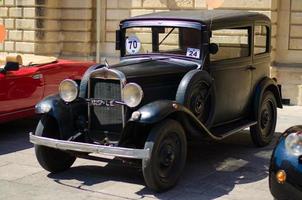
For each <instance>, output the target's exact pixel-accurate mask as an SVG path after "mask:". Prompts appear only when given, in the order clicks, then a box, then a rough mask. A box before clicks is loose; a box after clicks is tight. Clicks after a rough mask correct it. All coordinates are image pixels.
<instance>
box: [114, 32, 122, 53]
mask: <svg viewBox="0 0 302 200" xmlns="http://www.w3.org/2000/svg"><path fill="white" fill-rule="evenodd" d="M121 41H122V31H121V30H117V31H116V32H115V50H121Z"/></svg>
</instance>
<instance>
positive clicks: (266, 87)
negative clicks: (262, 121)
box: [252, 77, 283, 119]
mask: <svg viewBox="0 0 302 200" xmlns="http://www.w3.org/2000/svg"><path fill="white" fill-rule="evenodd" d="M267 91H270V92H271V93H272V94H273V95H274V98H275V100H276V104H277V107H278V108H282V107H283V106H282V100H281V92H280V91H279V88H278V86H277V83H276V82H275V81H274V80H273V79H271V78H268V77H265V78H264V79H262V80H261V81H260V83H259V84H258V85H257V87H256V89H255V92H254V96H253V105H252V106H253V116H252V117H253V119H257V116H258V108H259V106H261V102H262V98H263V95H264V94H265V92H267Z"/></svg>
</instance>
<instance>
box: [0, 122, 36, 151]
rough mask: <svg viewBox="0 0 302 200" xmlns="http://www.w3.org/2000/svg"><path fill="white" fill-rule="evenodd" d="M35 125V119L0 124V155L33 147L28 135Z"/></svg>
mask: <svg viewBox="0 0 302 200" xmlns="http://www.w3.org/2000/svg"><path fill="white" fill-rule="evenodd" d="M37 124H38V118H37V117H34V118H28V119H22V120H16V121H11V122H8V123H3V124H0V129H1V130H0V155H4V154H8V153H12V152H16V151H20V150H24V149H28V148H31V147H33V145H32V144H31V143H30V142H29V137H28V133H29V132H33V131H34V130H35V128H36V126H37Z"/></svg>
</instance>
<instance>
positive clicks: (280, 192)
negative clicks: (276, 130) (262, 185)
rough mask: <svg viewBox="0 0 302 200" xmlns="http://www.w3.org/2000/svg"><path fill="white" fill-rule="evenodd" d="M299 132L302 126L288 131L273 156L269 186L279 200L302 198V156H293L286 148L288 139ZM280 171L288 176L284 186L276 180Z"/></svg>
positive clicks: (282, 136) (280, 139) (283, 135)
mask: <svg viewBox="0 0 302 200" xmlns="http://www.w3.org/2000/svg"><path fill="white" fill-rule="evenodd" d="M299 131H300V132H301V131H302V126H301V125H300V126H294V127H291V128H289V129H288V130H286V131H285V132H284V133H283V134H282V135H281V136H280V138H279V140H278V143H277V145H276V147H275V148H274V151H273V154H272V158H271V162H270V169H269V186H270V191H271V193H272V195H273V196H274V197H275V198H276V199H278V200H282V199H286V200H300V199H301V198H302V155H300V156H295V155H292V154H290V153H289V152H288V151H287V150H286V147H285V139H286V137H287V136H288V135H290V134H292V133H297V132H299ZM278 170H284V171H285V172H286V174H287V178H286V181H285V183H283V184H280V183H278V182H277V180H276V173H277V171H278Z"/></svg>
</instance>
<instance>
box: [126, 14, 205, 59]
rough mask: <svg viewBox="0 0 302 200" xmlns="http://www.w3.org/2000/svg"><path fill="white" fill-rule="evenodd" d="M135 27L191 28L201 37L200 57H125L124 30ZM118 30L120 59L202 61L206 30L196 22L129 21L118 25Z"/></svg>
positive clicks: (160, 54)
mask: <svg viewBox="0 0 302 200" xmlns="http://www.w3.org/2000/svg"><path fill="white" fill-rule="evenodd" d="M135 27H150V28H152V27H167V28H191V29H196V30H199V31H200V37H201V47H200V51H201V55H200V58H198V59H197V58H191V57H188V56H185V55H180V54H171V53H163V52H160V53H154V52H152V53H148V54H132V55H127V54H126V48H125V45H124V44H125V42H126V41H125V40H126V30H127V29H128V28H135ZM120 30H121V38H120V39H121V41H120V42H121V43H120V44H121V45H120V50H121V52H120V53H121V58H122V59H125V58H134V57H140V56H144V57H146V56H170V57H174V58H182V59H186V60H194V61H201V60H203V57H204V56H205V55H204V52H203V51H204V49H203V43H204V41H202V40H203V39H202V35H203V34H202V31H205V30H206V26H205V25H204V24H202V23H200V22H196V21H181V20H158V19H157V20H156V19H148V20H146V19H144V20H129V21H124V22H122V23H121V24H120Z"/></svg>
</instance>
